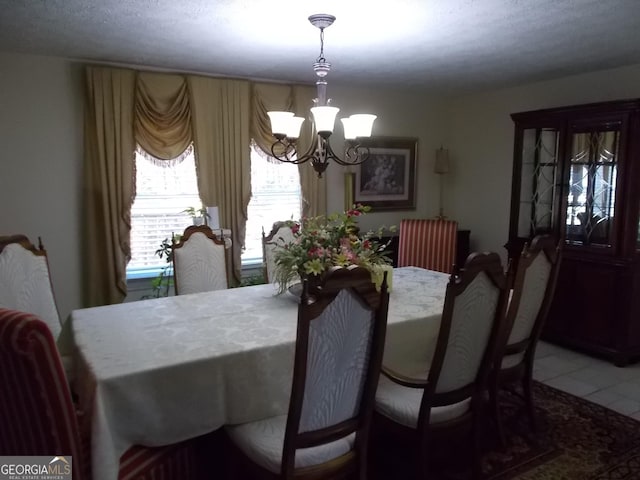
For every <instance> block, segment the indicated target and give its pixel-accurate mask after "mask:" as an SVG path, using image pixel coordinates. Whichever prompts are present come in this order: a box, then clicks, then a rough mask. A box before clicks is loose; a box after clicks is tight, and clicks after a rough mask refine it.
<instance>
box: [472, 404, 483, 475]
mask: <svg viewBox="0 0 640 480" xmlns="http://www.w3.org/2000/svg"><path fill="white" fill-rule="evenodd" d="M481 416H482V415H481V412H475V413H474V415H473V420H472V423H471V429H472V432H471V441H472V442H473V445H472V455H473V457H472V459H471V478H473V480H480V479H481V478H482V454H481V451H480V447H481V444H482V432H481V431H480V418H481Z"/></svg>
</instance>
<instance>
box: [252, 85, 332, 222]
mask: <svg viewBox="0 0 640 480" xmlns="http://www.w3.org/2000/svg"><path fill="white" fill-rule="evenodd" d="M251 87H252V88H251V138H252V139H253V141H254V142H255V143H256V145H257V146H258V147H259V148H260V149H261V150H262V151H264V152H265V153H266V154H268V155H271V144H272V143H273V136H272V135H271V122H270V121H269V116H268V115H267V112H268V111H271V110H284V111H292V112H295V114H296V115H297V116H301V117H305V118H308V117H309V115H310V110H309V109H310V108H311V107H312V106H313V98H314V96H315V89H314V88H313V87H309V86H303V85H282V84H275V83H257V82H256V83H253V84H252V86H251ZM310 126H311V121H310V120H307V121H305V122H304V124H303V126H302V131H301V133H300V138H299V139H298V144H299V145H301V146H304V147H306V146H308V145H309V144H310V142H311V140H312V137H313V131H312V129H311V128H310ZM298 170H299V172H300V187H301V191H302V215H303V216H317V215H322V214H324V213H326V204H327V200H326V180H325V179H324V178H322V179H318V176H317V174H316V173H315V171H314V170H313V168H312V167H311V165H310V164H309V163H304V164H301V165H298Z"/></svg>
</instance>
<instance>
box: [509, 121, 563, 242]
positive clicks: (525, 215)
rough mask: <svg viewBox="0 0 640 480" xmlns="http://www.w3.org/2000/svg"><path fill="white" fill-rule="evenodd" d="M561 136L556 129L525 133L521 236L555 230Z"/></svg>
mask: <svg viewBox="0 0 640 480" xmlns="http://www.w3.org/2000/svg"><path fill="white" fill-rule="evenodd" d="M559 139H560V132H559V130H558V129H556V128H527V129H524V130H523V132H522V160H521V178H520V204H519V215H518V230H517V235H518V237H522V238H531V237H534V236H535V235H538V234H544V233H549V232H551V231H552V228H553V223H554V218H555V215H556V211H555V204H556V201H555V196H556V189H557V187H556V186H557V184H558V182H557V176H558V175H559V170H558V145H559Z"/></svg>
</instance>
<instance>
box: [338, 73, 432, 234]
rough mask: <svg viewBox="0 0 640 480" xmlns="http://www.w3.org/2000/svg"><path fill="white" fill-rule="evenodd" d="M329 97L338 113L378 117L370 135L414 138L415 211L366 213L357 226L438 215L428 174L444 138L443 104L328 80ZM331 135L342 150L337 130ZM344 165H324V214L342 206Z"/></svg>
mask: <svg viewBox="0 0 640 480" xmlns="http://www.w3.org/2000/svg"><path fill="white" fill-rule="evenodd" d="M329 90H330V91H329V96H330V97H331V98H332V99H333V102H334V104H335V105H336V106H339V107H340V113H339V114H338V116H339V117H342V116H348V115H351V114H352V113H375V114H376V115H377V116H378V118H377V119H376V123H375V124H374V127H373V134H374V135H380V136H390V137H415V138H417V139H418V158H417V161H416V209H415V211H395V212H380V213H370V214H368V215H367V216H366V217H364V218H362V220H361V221H360V224H361V228H363V229H365V230H367V229H370V228H375V229H377V228H378V226H380V225H387V226H388V225H398V224H399V223H400V220H401V219H402V218H423V217H432V216H434V215H436V214H437V213H438V205H437V202H438V190H437V187H438V183H437V178H436V175H434V174H433V163H434V161H435V150H436V148H438V147H439V146H440V143H441V142H442V141H443V138H444V132H445V126H444V124H443V122H442V121H441V119H442V115H443V112H444V110H443V108H444V105H443V103H442V102H441V101H438V100H436V99H434V98H431V97H427V96H424V97H422V98H416V96H415V95H411V94H409V93H402V92H391V91H384V92H383V91H380V90H367V89H354V88H346V87H341V86H339V85H337V86H332V84H329ZM336 130H337V131H336V133H335V134H334V136H333V137H332V139H331V143H332V146H333V148H334V150H335V151H336V152H342V151H343V150H344V141H343V137H342V129H341V127H338V128H337V129H336ZM334 137H335V138H334ZM345 172H346V168H345V167H340V166H339V165H336V164H332V165H330V166H329V167H328V169H327V180H328V195H327V209H328V211H329V212H333V211H338V210H343V208H344V173H345Z"/></svg>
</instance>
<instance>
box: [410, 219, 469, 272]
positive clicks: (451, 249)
mask: <svg viewBox="0 0 640 480" xmlns="http://www.w3.org/2000/svg"><path fill="white" fill-rule="evenodd" d="M457 234H458V223H457V222H455V221H453V220H441V219H404V220H401V221H400V239H399V244H398V266H399V267H408V266H413V267H420V268H426V269H429V270H435V271H437V272H444V273H451V272H453V265H454V263H455V259H456V240H457Z"/></svg>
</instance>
